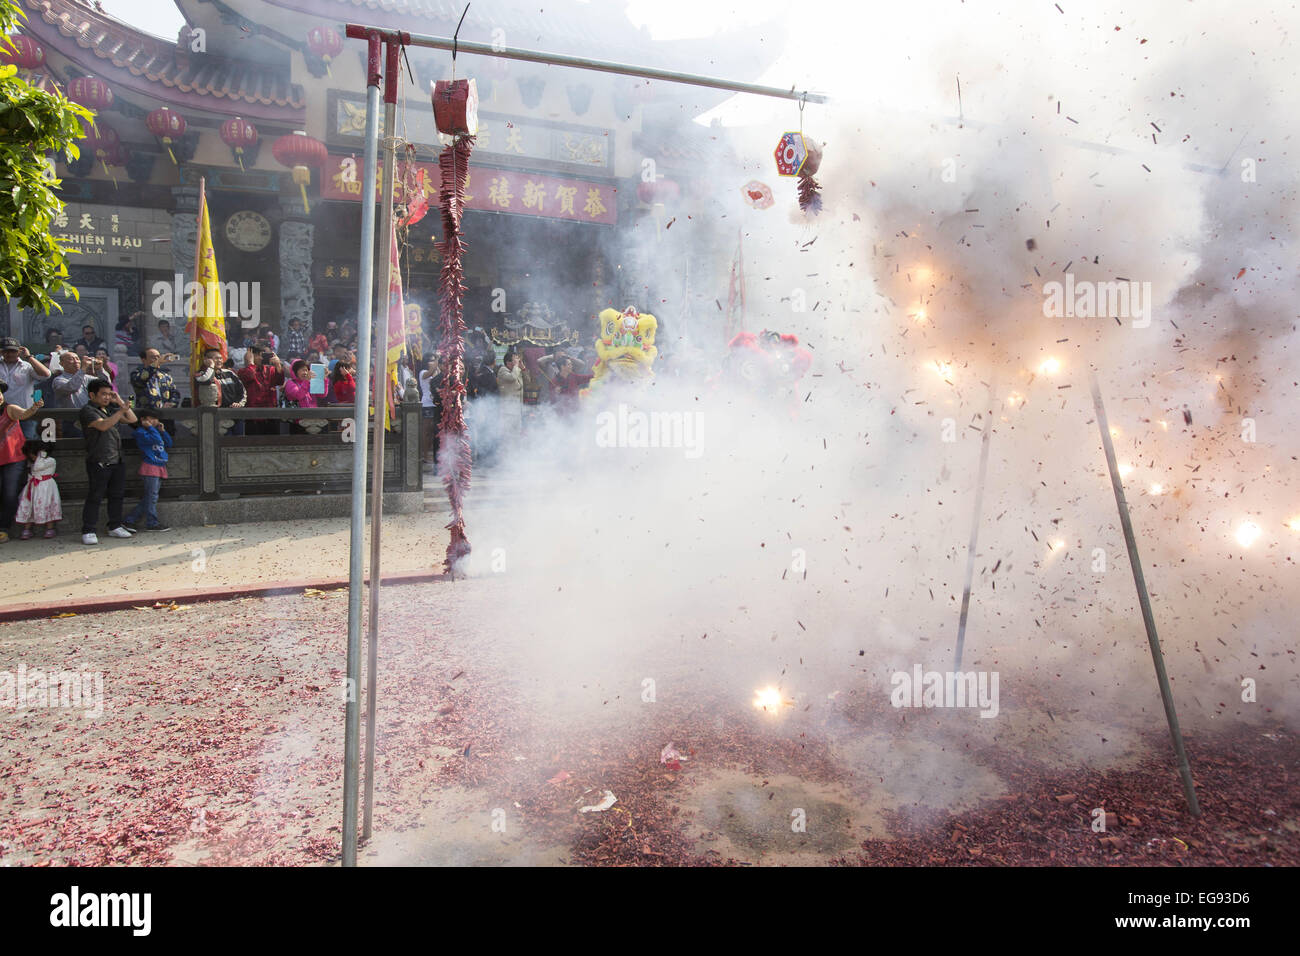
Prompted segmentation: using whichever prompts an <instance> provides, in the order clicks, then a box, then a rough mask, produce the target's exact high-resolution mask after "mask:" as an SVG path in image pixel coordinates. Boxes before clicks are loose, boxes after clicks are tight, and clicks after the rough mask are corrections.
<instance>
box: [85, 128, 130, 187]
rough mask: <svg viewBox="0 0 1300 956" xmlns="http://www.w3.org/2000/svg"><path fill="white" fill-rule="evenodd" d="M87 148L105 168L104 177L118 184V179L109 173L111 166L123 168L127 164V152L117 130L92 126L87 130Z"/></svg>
mask: <svg viewBox="0 0 1300 956" xmlns="http://www.w3.org/2000/svg"><path fill="white" fill-rule="evenodd" d="M86 148H87V149H89V150H90V151H91V152H92V153H94V154H95V158H96V159H97V160H99V162H100V164H101V165H103V167H104V175H105V176H108V177H109V178H110V179H112V180H113V183H114V185H116V184H117V177H115V176H114V175H113V174H112V173H111V172H109V169H108V167H109V166H122V165H124V164H125V163H126V150H125V149H123V148H122V140H121V138H120V137H119V136H118V135H117V130H115V129H113V127H111V126H108V125H105V124H101V125H99V126H96V125H93V124H92V125H91V126H90V128H89V129H87V130H86Z"/></svg>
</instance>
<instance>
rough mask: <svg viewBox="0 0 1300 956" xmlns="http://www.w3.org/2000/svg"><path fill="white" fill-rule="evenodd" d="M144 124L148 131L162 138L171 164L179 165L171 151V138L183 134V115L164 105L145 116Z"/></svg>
mask: <svg viewBox="0 0 1300 956" xmlns="http://www.w3.org/2000/svg"><path fill="white" fill-rule="evenodd" d="M145 125H146V126H148V127H149V132H151V133H153V134H154V135H155V136H157V137H158V138H159V139H160V140H162V143H163V145H164V146H166V147H167V155H168V156H170V157H171V158H172V165H176V166H178V165H180V164H179V163H177V162H176V154H175V153H173V152H172V140H173V139H175V138H177V137H181V136H184V135H185V129H186V126H187V124H186V122H185V117H184V116H181V114H180V113H177V112H176V111H175V110H170V109H168V108H167V107H165V106H164V107H162V108H160V109H156V110H154V111H153V112H152V113H150V114H149V115H148V116H146V117H145Z"/></svg>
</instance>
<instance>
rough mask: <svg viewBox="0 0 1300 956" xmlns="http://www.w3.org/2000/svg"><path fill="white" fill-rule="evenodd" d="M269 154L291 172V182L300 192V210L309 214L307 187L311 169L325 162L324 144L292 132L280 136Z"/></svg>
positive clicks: (305, 135)
mask: <svg viewBox="0 0 1300 956" xmlns="http://www.w3.org/2000/svg"><path fill="white" fill-rule="evenodd" d="M271 154H272V155H273V156H275V161H276V162H277V163H279V164H280V165H281V166H288V167H289V168H290V169H292V170H293V181H294V182H295V183H297V184H298V188H299V189H300V190H301V191H302V209H303V212H305V213H310V212H311V206H310V205H308V203H307V187H308V186H309V185H311V170H312V167H319V166H320V165H321V164H322V163H324V162H325V158H326V155H327V154H326V152H325V144H324V143H322V142H321V141H320V140H318V139H314V138H313V137H311V136H308V135H307V134H306V133H303V132H300V131H296V130H295V131H294V132H292V133H287V134H286V135H284V136H281V137H280V138H279V139H277V140H276V141H275V144H274V145H273V146H272V147H271Z"/></svg>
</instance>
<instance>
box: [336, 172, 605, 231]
mask: <svg viewBox="0 0 1300 956" xmlns="http://www.w3.org/2000/svg"><path fill="white" fill-rule="evenodd" d="M406 165H407V164H405V163H399V164H398V167H397V173H398V175H397V183H396V184H395V188H394V193H395V196H396V199H397V201H398V202H399V203H400V202H402V201H403V196H402V184H403V182H405V181H407V180H408V177H407V175H406ZM415 168H416V170H419V169H423V170H425V173H424V182H425V186H424V189H425V193H426V194H427V196H428V199H429V205H430V207H434V208H436V207H437V205H438V181H439V178H440V177H439V172H438V165H437V163H416V164H415ZM378 178H379V177H376V184H375V189H376V190H378V189H379V186H380V184H379V182H378ZM410 178H414V174H413V176H412V177H410ZM465 193H466V195H465V208H466V209H478V210H481V211H483V212H511V213H516V214H518V215H522V216H542V217H545V218H549V219H568V220H571V221H574V222H598V223H603V224H604V225H608V226H612V225H614V224H616V223H617V222H618V202H617V199H618V196H617V191H616V190H615V188H614V187H613V186H612V185H611V184H609V183H596V182H589V181H586V180H579V179H564V178H559V177H555V176H542V175H538V174H536V173H523V172H517V171H515V170H505V169H489V168H486V167H481V166H480V167H476V166H474V165H473V164H472V163H471V164H470V170H469V179H468V182H467V184H466V186H465ZM321 198H322V199H351V200H355V201H357V202H360V201H361V161H360V157H358V156H331V157H330V158H329V161H328V162H327V164H326V165H325V167H324V175H323V176H322V177H321Z"/></svg>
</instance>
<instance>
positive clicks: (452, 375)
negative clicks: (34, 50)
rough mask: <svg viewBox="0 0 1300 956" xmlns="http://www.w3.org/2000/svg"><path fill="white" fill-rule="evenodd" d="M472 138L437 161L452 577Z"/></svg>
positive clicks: (443, 430) (442, 428) (463, 478)
mask: <svg viewBox="0 0 1300 956" xmlns="http://www.w3.org/2000/svg"><path fill="white" fill-rule="evenodd" d="M473 148H474V137H473V136H458V137H456V141H455V143H453V144H452V145H451V146H448V147H446V148H445V149H444V150H443V151H442V153H441V154H440V155H439V156H438V168H439V170H440V172H441V175H442V181H441V183H440V185H439V190H438V192H439V200H440V204H441V208H442V236H443V239H442V243H441V248H442V273H441V275H440V276H439V278H438V296H439V303H440V306H441V309H440V314H439V322H440V328H441V331H442V354H443V355H444V356H445V357H446V359H447V371H448V374H447V375H446V376H445V377H444V378H443V382H442V388H441V395H442V421H441V422H440V423H439V428H438V474H439V476H440V477H441V478H442V484H443V487H444V488H446V489H447V501H448V503H449V504H450V505H451V524H449V525H447V530H448V531H450V532H451V540H450V541H449V542H448V544H447V557H446V560H445V561H444V562H443V569H444V570H445V571H446V572H447V573H448V574H454V573H455V571H456V566H457V565H458V564H459V563H460V561H461V560H462V559H463V558H464V557H465V556H466V555H467V554H469V551H470V547H469V538H467V537H466V536H465V516H464V514H463V512H462V510H461V509H462V506H463V504H464V498H465V492H467V491H469V483H470V476H471V471H472V467H473V459H472V456H471V453H470V446H469V433H468V431H467V430H466V428H465V309H464V303H463V299H464V295H465V272H464V269H463V267H462V266H461V253H462V252H464V249H465V246H464V241H463V240H464V236H463V234H462V233H461V231H460V220H461V214H462V213H463V212H464V207H465V181H466V179H467V178H468V175H469V154H470V152H471V151H472V150H473Z"/></svg>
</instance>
